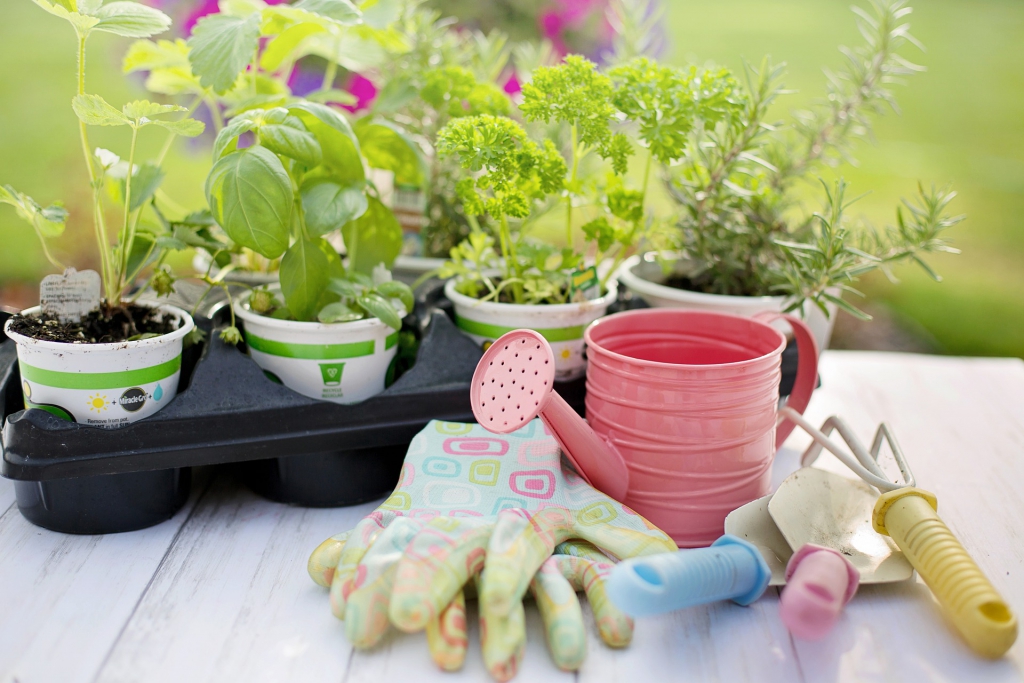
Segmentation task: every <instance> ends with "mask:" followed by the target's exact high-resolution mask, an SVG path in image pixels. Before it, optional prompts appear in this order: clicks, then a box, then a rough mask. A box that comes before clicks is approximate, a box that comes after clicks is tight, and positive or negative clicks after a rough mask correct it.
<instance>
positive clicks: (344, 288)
mask: <svg viewBox="0 0 1024 683" xmlns="http://www.w3.org/2000/svg"><path fill="white" fill-rule="evenodd" d="M327 289H329V290H330V291H332V292H334V293H335V294H340V295H341V296H343V297H345V298H346V299H355V298H357V297H359V296H360V295H361V294H362V293H363V288H362V287H361V286H359V285H357V284H355V283H354V282H351V281H349V280H346V279H344V278H340V277H332V278H331V279H330V281H329V282H328V283H327Z"/></svg>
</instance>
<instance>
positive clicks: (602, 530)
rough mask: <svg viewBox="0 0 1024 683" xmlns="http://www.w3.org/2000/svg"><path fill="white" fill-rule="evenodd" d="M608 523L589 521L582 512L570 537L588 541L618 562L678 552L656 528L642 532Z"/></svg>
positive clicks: (604, 521) (640, 518) (673, 543)
mask: <svg viewBox="0 0 1024 683" xmlns="http://www.w3.org/2000/svg"><path fill="white" fill-rule="evenodd" d="M632 516H633V517H635V518H637V519H639V520H641V521H643V523H644V524H645V525H648V524H649V523H648V522H646V520H644V519H643V517H640V515H636V514H634V515H632ZM607 521H609V520H607V518H602V519H596V520H595V519H590V518H589V517H588V515H587V514H586V513H585V512H583V513H579V514H578V515H577V518H576V523H575V524H574V525H573V529H572V537H573V538H581V539H583V540H585V541H589V542H590V543H593V544H594V545H595V546H597V547H598V548H599V549H600V550H601V551H603V552H604V553H606V554H608V555H610V556H612V557H614V558H616V559H619V560H623V559H626V558H628V557H638V556H640V555H654V554H656V553H671V552H675V551H676V550H678V549H679V548H678V547H676V543H675V541H673V540H672V539H671V538H669V537H668V535H667V534H666V533H665V532H664V531H662V530H661V529H658V528H657V527H649V528H645V529H644V530H643V531H641V530H639V529H633V528H629V527H626V526H615V525H612V524H608V523H607Z"/></svg>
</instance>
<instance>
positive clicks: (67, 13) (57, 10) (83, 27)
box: [32, 0, 100, 37]
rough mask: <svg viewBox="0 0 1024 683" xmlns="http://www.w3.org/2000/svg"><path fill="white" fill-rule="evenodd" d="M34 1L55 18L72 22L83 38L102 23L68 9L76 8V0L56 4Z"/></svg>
mask: <svg viewBox="0 0 1024 683" xmlns="http://www.w3.org/2000/svg"><path fill="white" fill-rule="evenodd" d="M32 1H33V2H35V3H36V4H37V5H39V6H40V7H42V8H43V9H44V10H46V11H47V12H49V13H50V14H52V15H54V16H55V17H60V18H61V19H64V20H66V21H69V22H71V25H72V26H74V27H75V31H77V32H78V35H79V36H82V37H84V36H87V35H89V31H91V30H92V28H93V27H94V26H95V25H96V24H98V23H100V20H99V19H97V18H96V17H91V16H88V15H86V14H80V13H79V12H78V11H77V10H74V9H68V8H69V7H75V6H76V4H75V2H74V0H55V2H56V4H55V3H51V2H48V1H47V0H32Z"/></svg>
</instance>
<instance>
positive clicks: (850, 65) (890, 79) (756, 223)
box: [659, 0, 962, 319]
mask: <svg viewBox="0 0 1024 683" xmlns="http://www.w3.org/2000/svg"><path fill="white" fill-rule="evenodd" d="M854 12H855V13H856V16H857V24H858V28H859V29H860V32H861V35H862V36H863V37H864V44H863V45H861V46H859V47H857V48H855V49H846V48H843V49H842V50H841V51H842V53H843V55H844V56H845V59H846V63H845V65H844V67H843V68H841V69H840V70H838V71H836V72H828V71H827V72H826V76H827V79H828V86H827V97H826V98H825V99H823V100H821V101H820V102H817V103H815V105H814V106H813V107H812V108H811V109H809V110H807V111H802V112H796V114H795V121H794V122H793V123H792V125H788V126H787V125H783V124H781V123H778V122H775V121H772V120H769V110H770V109H771V107H772V105H773V104H774V103H775V102H776V100H777V98H778V97H779V96H780V95H783V94H785V92H786V91H785V89H784V87H783V85H782V77H783V73H784V67H785V65H784V64H773V63H772V62H771V61H770V60H769V59H767V58H766V59H764V60H763V61H762V62H761V64H760V65H759V66H758V67H753V66H751V65H746V69H745V70H746V87H745V88H743V89H742V90H740V91H739V92H737V93H736V97H732V98H726V99H725V100H723V101H722V103H721V108H720V114H721V115H720V116H719V117H718V118H712V119H710V120H708V119H705V120H704V121H703V125H699V126H697V127H695V128H694V130H693V132H692V133H691V135H690V137H689V140H688V142H687V152H686V154H685V156H684V158H683V160H682V162H681V163H680V164H678V165H676V166H674V167H673V168H671V169H670V170H669V189H670V191H671V194H672V196H673V197H674V198H675V199H676V201H677V202H678V204H679V217H678V224H677V226H678V230H677V231H675V233H674V235H673V237H672V238H671V239H669V240H667V241H666V242H665V243H663V244H660V245H659V246H660V247H663V248H669V249H673V250H676V251H677V252H679V253H681V255H682V257H683V258H684V259H686V260H688V262H689V265H690V266H691V270H690V271H689V272H688V273H687V276H686V277H685V278H683V279H681V280H680V281H677V282H673V284H676V285H678V286H682V287H684V288H688V289H693V290H696V291H702V292H707V293H715V294H729V295H738V296H767V295H775V294H785V295H787V296H789V297H791V299H790V304H789V309H790V310H795V309H799V308H801V307H802V306H803V304H804V302H805V301H808V300H810V301H812V302H814V304H815V305H817V306H818V307H820V308H821V309H822V310H823V311H825V312H826V315H827V313H828V312H827V306H826V304H834V305H836V306H838V307H840V308H843V309H844V310H847V311H849V312H850V313H852V314H853V315H856V316H857V317H860V318H864V319H866V318H868V317H869V316H867V315H866V314H865V313H863V312H862V311H860V310H859V309H857V308H856V307H854V306H852V305H850V304H849V303H848V302H846V301H844V300H842V298H841V295H840V296H837V295H836V294H835V293H834V292H835V291H836V290H839V291H840V293H841V292H849V293H857V292H856V290H855V289H853V287H852V286H851V284H852V283H853V282H855V281H856V280H857V278H859V277H860V276H862V275H864V274H865V273H867V272H869V271H871V270H875V269H882V270H883V271H884V272H885V273H886V274H887V275H888V276H889V277H893V274H892V271H891V269H890V266H891V265H893V264H894V263H897V262H901V261H913V262H916V263H918V264H920V265H922V266H923V267H924V268H925V269H926V271H927V272H928V273H929V274H930V275H931V276H932V277H934V278H936V279H938V275H937V274H936V273H935V272H934V271H933V270H932V269H931V268H930V267H928V266H927V264H926V263H925V261H924V256H925V255H927V254H929V253H934V252H940V251H946V252H955V251H956V250H955V249H953V248H952V247H950V246H949V244H948V243H947V242H946V240H945V239H944V236H943V234H942V233H943V232H944V231H945V230H946V229H947V228H949V227H951V226H952V225H955V224H956V223H958V222H960V220H962V217H955V216H951V215H949V214H947V213H946V209H947V208H948V205H949V203H950V201H951V200H952V198H953V197H954V196H955V195H954V193H952V192H949V191H948V190H939V189H936V188H934V187H932V188H929V189H925V188H924V187H923V186H919V188H918V196H917V197H916V198H915V199H911V200H906V201H904V202H903V204H902V205H901V207H900V208H899V209H897V215H896V221H897V222H896V225H895V226H894V227H891V228H888V229H886V230H884V231H876V230H875V229H873V228H871V227H870V226H863V225H862V226H860V227H859V228H858V227H856V226H854V225H852V223H851V221H850V219H849V217H848V213H847V211H846V209H847V207H848V205H849V202H848V201H847V200H846V199H845V195H846V189H847V186H846V183H845V182H844V181H842V180H840V181H839V183H837V184H836V185H835V186H834V187H831V188H830V187H828V186H827V185H826V187H825V198H824V205H825V208H824V210H823V211H822V212H821V213H820V214H813V215H808V214H807V212H805V211H804V210H803V208H802V206H801V204H800V202H799V200H798V198H797V195H798V192H799V187H798V185H797V183H798V181H800V180H804V179H807V178H808V177H813V176H814V175H815V174H816V172H818V171H820V170H821V169H822V167H824V166H837V165H839V164H840V163H842V162H844V161H850V160H851V159H852V157H851V151H852V149H853V147H854V146H855V144H856V143H857V142H859V141H860V140H863V139H865V138H866V137H868V136H869V135H870V132H871V121H872V119H873V117H874V116H876V115H879V114H881V113H882V112H883V111H884V110H885V109H887V108H888V109H892V110H895V111H898V108H897V106H896V101H895V96H894V94H893V92H892V89H891V86H892V85H894V84H898V83H901V82H902V80H903V79H904V78H905V77H907V76H909V75H911V74H913V73H915V72H917V71H920V70H921V69H922V67H920V66H917V65H916V64H913V63H911V62H910V61H908V60H907V59H906V58H905V57H904V56H902V54H901V52H900V51H901V50H902V49H903V48H905V47H906V46H907V45H908V44H911V45H917V46H920V45H919V43H918V42H917V41H916V40H915V39H914V37H913V36H912V35H911V34H910V27H909V24H907V23H906V21H904V19H905V18H906V16H907V15H908V14H910V12H911V8H910V7H907V6H906V5H905V2H904V0H872V1H871V4H870V8H869V9H863V8H859V7H858V8H854Z"/></svg>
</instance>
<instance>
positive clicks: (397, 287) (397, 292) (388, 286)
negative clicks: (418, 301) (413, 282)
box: [374, 280, 415, 313]
mask: <svg viewBox="0 0 1024 683" xmlns="http://www.w3.org/2000/svg"><path fill="white" fill-rule="evenodd" d="M374 289H376V290H377V293H378V294H382V295H384V296H386V297H388V298H389V299H398V300H400V301H401V302H402V305H403V306H405V311H406V313H411V312H412V307H413V304H414V303H415V302H414V299H413V294H412V289H411V288H410V287H409V285H407V284H405V283H404V282H399V281H398V280H392V281H390V282H382V283H380V284H379V285H377V286H376V287H374Z"/></svg>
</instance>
